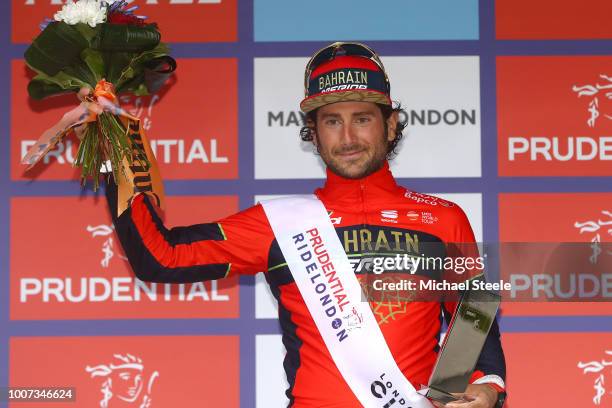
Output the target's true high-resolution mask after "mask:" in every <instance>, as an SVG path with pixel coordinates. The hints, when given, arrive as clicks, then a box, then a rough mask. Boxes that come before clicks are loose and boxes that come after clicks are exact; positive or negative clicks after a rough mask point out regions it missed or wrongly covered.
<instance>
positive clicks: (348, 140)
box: [341, 122, 357, 145]
mask: <svg viewBox="0 0 612 408" xmlns="http://www.w3.org/2000/svg"><path fill="white" fill-rule="evenodd" d="M356 140H357V136H356V132H355V129H354V127H353V125H352V123H351V122H345V125H344V126H343V127H342V134H341V142H342V144H343V145H351V144H353V143H354V142H355V141H356Z"/></svg>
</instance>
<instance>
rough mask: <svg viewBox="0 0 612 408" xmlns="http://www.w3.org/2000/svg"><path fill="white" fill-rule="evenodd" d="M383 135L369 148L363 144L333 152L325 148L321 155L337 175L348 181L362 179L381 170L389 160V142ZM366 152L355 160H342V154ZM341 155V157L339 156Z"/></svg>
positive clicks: (343, 147) (320, 150)
mask: <svg viewBox="0 0 612 408" xmlns="http://www.w3.org/2000/svg"><path fill="white" fill-rule="evenodd" d="M385 128H386V127H385ZM385 134H386V132H385V133H383V135H381V137H380V139H379V140H378V142H377V143H375V144H374V145H372V146H370V149H371V150H368V146H367V145H364V144H361V143H352V144H350V145H342V146H339V147H337V148H334V149H332V150H331V153H328V150H327V149H325V148H324V147H323V148H322V149H319V148H317V150H319V155H320V156H321V159H322V160H323V162H324V163H325V165H326V166H327V167H328V168H329V169H330V170H331V171H332V172H333V173H334V174H336V175H338V176H340V177H344V178H347V179H360V178H363V177H367V176H369V175H370V174H372V173H374V172H376V171H377V170H379V169H381V168H382V167H383V165H384V163H385V161H386V160H387V140H386V138H385V137H384V135H385ZM360 151H364V152H365V153H364V154H362V155H361V156H359V157H357V158H356V159H354V160H350V159H349V160H346V159H343V158H342V156H341V155H342V154H349V153H353V152H360ZM339 155H340V156H339Z"/></svg>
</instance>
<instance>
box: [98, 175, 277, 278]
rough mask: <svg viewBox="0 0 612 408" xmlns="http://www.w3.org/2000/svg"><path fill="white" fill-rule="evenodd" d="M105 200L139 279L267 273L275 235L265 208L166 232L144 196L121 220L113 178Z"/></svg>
mask: <svg viewBox="0 0 612 408" xmlns="http://www.w3.org/2000/svg"><path fill="white" fill-rule="evenodd" d="M106 198H107V200H108V204H109V208H110V209H111V214H112V217H113V223H114V224H115V230H116V232H117V235H118V237H119V240H120V242H121V245H122V246H123V249H124V251H125V254H126V256H127V257H128V260H129V262H130V265H131V266H132V269H133V271H134V273H135V274H136V276H137V277H138V278H139V279H140V280H143V281H149V282H167V283H173V282H199V281H204V280H212V279H220V278H224V277H227V276H229V275H232V274H236V273H241V274H242V273H246V274H254V273H256V272H258V271H263V270H266V269H267V259H268V251H269V247H270V244H271V242H272V239H273V235H272V231H271V229H270V226H269V224H268V223H267V219H266V218H265V215H264V213H263V210H262V208H261V206H254V207H251V208H249V209H247V210H245V211H242V212H239V213H237V214H234V215H231V216H229V217H227V218H224V219H222V220H219V221H217V222H212V223H206V224H195V225H190V226H186V227H175V228H171V229H167V228H166V227H165V226H164V224H163V222H162V220H161V219H160V218H159V216H158V214H157V212H156V210H155V208H154V205H153V204H152V203H151V201H150V200H149V198H148V197H147V196H146V195H143V194H141V195H139V196H137V197H136V198H135V199H134V201H133V202H132V204H131V205H130V207H129V208H128V209H127V210H126V211H125V212H124V213H123V214H121V216H120V217H117V215H116V212H115V211H114V210H113V209H115V208H117V207H116V205H117V186H116V184H115V183H114V181H113V180H112V177H110V178H109V181H108V182H107V185H106Z"/></svg>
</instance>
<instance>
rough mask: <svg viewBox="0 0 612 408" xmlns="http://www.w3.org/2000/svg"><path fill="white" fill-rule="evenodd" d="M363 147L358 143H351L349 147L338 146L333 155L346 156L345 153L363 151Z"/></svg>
mask: <svg viewBox="0 0 612 408" xmlns="http://www.w3.org/2000/svg"><path fill="white" fill-rule="evenodd" d="M364 149H365V147H364V146H363V145H362V144H360V143H353V144H350V145H344V146H340V147H338V148H336V149H334V153H335V154H346V153H354V152H359V151H361V150H364Z"/></svg>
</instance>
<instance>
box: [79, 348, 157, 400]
mask: <svg viewBox="0 0 612 408" xmlns="http://www.w3.org/2000/svg"><path fill="white" fill-rule="evenodd" d="M85 371H86V372H87V373H89V374H90V376H91V378H100V379H102V384H101V385H100V393H101V394H102V399H101V400H100V408H111V407H112V406H113V404H112V400H113V399H116V400H121V401H124V402H127V403H129V404H131V405H132V406H134V407H138V408H149V407H151V403H152V401H153V400H152V398H151V392H152V390H153V383H154V382H155V380H156V379H157V377H159V372H157V371H153V372H152V373H151V374H149V375H147V374H146V371H145V367H144V364H143V362H142V360H141V359H140V358H138V357H136V356H133V355H131V354H125V355H122V354H114V355H113V359H112V362H110V363H108V364H99V365H95V366H87V367H85Z"/></svg>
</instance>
